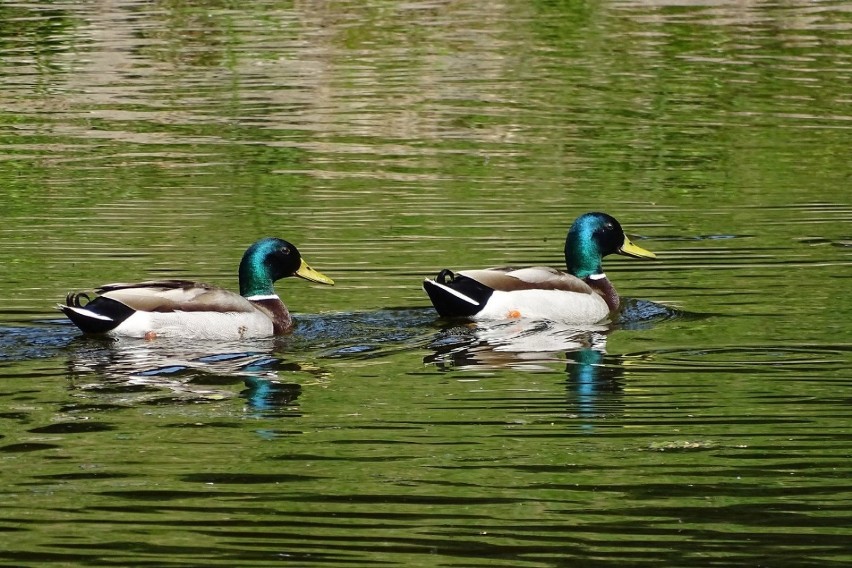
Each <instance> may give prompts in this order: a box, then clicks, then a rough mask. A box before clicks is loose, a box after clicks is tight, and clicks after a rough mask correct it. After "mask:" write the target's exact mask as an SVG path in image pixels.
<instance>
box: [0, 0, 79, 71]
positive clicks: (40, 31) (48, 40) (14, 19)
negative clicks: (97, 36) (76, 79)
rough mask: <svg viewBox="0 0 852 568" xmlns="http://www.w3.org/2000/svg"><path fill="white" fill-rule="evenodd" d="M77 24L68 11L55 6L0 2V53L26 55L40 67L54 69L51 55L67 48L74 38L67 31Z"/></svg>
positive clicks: (63, 51) (0, 60)
mask: <svg viewBox="0 0 852 568" xmlns="http://www.w3.org/2000/svg"><path fill="white" fill-rule="evenodd" d="M42 4H44V5H46V6H50V3H42ZM76 23H77V22H76V21H75V20H74V19H73V18H72V17H71V16H70V15H69V14H68V12H66V11H65V10H61V9H58V8H54V7H41V6H35V5H34V6H33V7H24V6H20V5H18V6H9V5H7V4H5V3H0V54H6V55H7V56H8V55H9V54H26V56H27V57H31V58H33V59H34V60H35V61H36V63H37V65H38V67H39V68H43V69H45V70H48V71H50V70H53V71H55V70H56V69H55V67H54V63H53V58H54V57H55V56H56V55H57V54H60V53H65V52H67V51H68V50H69V49H70V47H71V46H70V44H69V42H70V41H71V40H72V39H73V38H72V37H71V36H70V35H69V33H68V32H69V31H70V30H71V29H73V27H74V26H75V25H76ZM2 66H3V56H0V68H2Z"/></svg>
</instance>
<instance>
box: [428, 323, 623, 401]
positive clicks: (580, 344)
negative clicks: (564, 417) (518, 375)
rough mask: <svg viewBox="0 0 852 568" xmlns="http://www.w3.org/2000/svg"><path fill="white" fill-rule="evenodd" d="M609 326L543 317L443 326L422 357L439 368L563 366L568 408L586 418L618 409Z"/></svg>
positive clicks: (617, 368)
mask: <svg viewBox="0 0 852 568" xmlns="http://www.w3.org/2000/svg"><path fill="white" fill-rule="evenodd" d="M611 331H612V329H611V328H609V327H606V326H600V325H589V326H569V325H565V324H561V323H557V322H552V321H546V320H534V321H530V320H526V321H524V320H520V321H519V320H515V321H511V322H497V323H484V322H477V323H475V324H474V323H471V324H465V325H455V326H452V327H447V328H445V329H443V330H442V331H441V332H440V333H439V334H438V335H437V336H436V337H435V339H434V340H433V341H432V343H431V344H430V345H429V347H430V348H431V349H432V350H433V351H434V353H432V354H431V355H429V356H427V357H426V358H425V360H424V362H426V363H431V364H434V365H436V366H437V367H438V368H439V369H442V370H446V371H451V370H497V369H515V370H522V371H528V372H552V371H553V368H554V364H564V365H565V370H566V374H567V382H566V389H567V395H568V400H567V402H568V411H569V413H570V414H571V415H574V416H582V417H584V418H589V417H592V416H605V415H607V414H612V413H613V412H620V409H621V407H622V403H621V401H620V399H621V395H622V393H623V388H622V376H623V374H624V367H623V363H622V360H621V357H619V356H615V355H607V354H606V350H605V348H606V339H607V335H608V334H609V333H610V332H611Z"/></svg>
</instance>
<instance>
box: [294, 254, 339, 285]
mask: <svg viewBox="0 0 852 568" xmlns="http://www.w3.org/2000/svg"><path fill="white" fill-rule="evenodd" d="M296 276H298V277H299V278H304V279H305V280H310V281H311V282H317V283H319V284H328V285H329V286H334V280H332V279H331V278H329V277H328V276H326V275H325V274H323V273H322V272H318V271H316V270H314V269H313V268H311V267H310V266H308V263H307V262H305V260H304V259H302V264H300V265H299V270H297V271H296Z"/></svg>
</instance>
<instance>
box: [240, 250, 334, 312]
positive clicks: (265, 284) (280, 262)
mask: <svg viewBox="0 0 852 568" xmlns="http://www.w3.org/2000/svg"><path fill="white" fill-rule="evenodd" d="M288 276H298V277H300V278H304V279H305V280H310V281H311V282H319V283H320V284H331V285H333V284H334V281H333V280H332V279H331V278H329V277H328V276H326V275H324V274H322V273H320V272H317V271H316V270H314V269H313V268H311V267H310V266H308V264H307V263H306V262H305V261H304V260H303V259H302V255H301V254H299V250H298V249H297V248H296V247H295V246H294V245H292V244H290V243H288V242H287V241H285V240H282V239H276V238H273V237H267V238H265V239H260V240H259V241H257V242H256V243H254V244H253V245H251V246H250V247H249V248H248V250H246V252H245V254H243V259H242V260H241V261H240V294H241V295H242V296H245V297H250V296H271V295H274V294H275V291H274V289H273V287H272V285H273V283H274V282H275V281H276V280H279V279H281V278H287V277H288Z"/></svg>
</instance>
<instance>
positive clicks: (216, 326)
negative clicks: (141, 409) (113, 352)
mask: <svg viewBox="0 0 852 568" xmlns="http://www.w3.org/2000/svg"><path fill="white" fill-rule="evenodd" d="M288 276H298V277H300V278H304V279H305V280H309V281H311V282H318V283H320V284H329V285H333V284H334V281H333V280H332V279H331V278H329V277H328V276H325V275H324V274H322V273H320V272H317V271H316V270H314V269H313V268H311V267H310V266H308V264H307V263H306V262H305V261H304V260H303V259H302V255H301V254H299V251H298V249H296V247H295V246H294V245H292V244H290V243H288V242H287V241H284V240H281V239H277V238H272V237H268V238H264V239H260V240H259V241H257V242H255V243H254V244H252V245H251V246H250V247H249V248H248V249H247V250H246V252H245V254H243V258H242V260H241V261H240V268H239V280H240V293H239V294H235V293H234V292H230V291H228V290H225V289H223V288H220V287H218V286H213V285H210V284H205V283H203V282H193V281H191V280H149V281H145V282H137V283H133V284H121V283H119V284H106V285H104V286H101V287H99V288H97V289H96V290H95V293H96V294H97V297H95V298H94V299H92V300H90V299H89V296H88V294H86V293H73V292H72V293H69V294H68V295H67V296H66V298H65V304H59V305H58V306H57V307H58V308H59V309H60V310H61V311H62V312H63V313H64V314H65V315H66V316H68V319H70V320H71V321H72V322H74V324H75V325H76V326H77V327H79V328H80V329H81V330H82V331H83V332H84V333H87V334H105V335H109V336H115V337H121V336H123V337H139V338H145V339H154V338H156V337H181V338H192V339H220V340H227V339H247V338H257V337H269V336H271V335H280V334H283V333H287V332H288V331H290V330H291V329H292V327H293V319H292V317H291V316H290V312H289V311H288V310H287V307H286V306H285V305H284V303H283V302H282V301H281V299H280V298H279V297H278V295H277V294H276V293H275V290H274V289H273V283H274V282H275V281H276V280H279V279H281V278H286V277H288ZM83 300H85V303H84V302H83Z"/></svg>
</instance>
